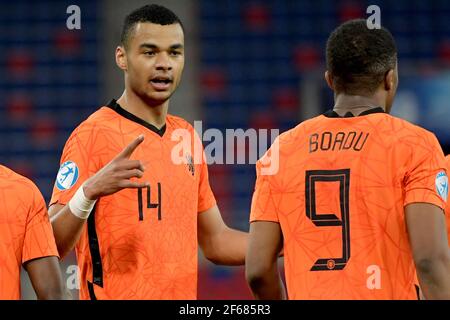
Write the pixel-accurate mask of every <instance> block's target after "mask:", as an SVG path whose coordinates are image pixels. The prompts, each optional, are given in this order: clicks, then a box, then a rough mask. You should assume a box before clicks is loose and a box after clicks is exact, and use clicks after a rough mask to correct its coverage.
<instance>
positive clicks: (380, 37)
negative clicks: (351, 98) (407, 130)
mask: <svg viewBox="0 0 450 320" xmlns="http://www.w3.org/2000/svg"><path fill="white" fill-rule="evenodd" d="M326 55H327V57H326V59H327V68H328V71H329V72H331V74H332V76H333V80H334V84H335V90H336V91H337V92H343V93H346V94H351V95H367V94H373V93H374V92H375V90H376V89H377V88H378V86H379V85H380V84H381V82H382V81H383V79H384V77H385V75H386V73H387V72H388V71H389V70H391V69H395V67H396V64H397V48H396V45H395V40H394V37H393V36H392V34H391V33H390V32H389V31H388V30H387V29H386V28H381V29H369V28H368V27H367V23H366V20H363V19H357V20H350V21H348V22H345V23H344V24H342V25H340V26H339V27H338V28H336V29H335V30H334V31H333V32H332V33H331V35H330V37H329V38H328V41H327V52H326Z"/></svg>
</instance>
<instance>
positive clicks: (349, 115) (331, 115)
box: [323, 107, 386, 118]
mask: <svg viewBox="0 0 450 320" xmlns="http://www.w3.org/2000/svg"><path fill="white" fill-rule="evenodd" d="M373 113H386V112H385V111H384V110H383V108H382V107H376V108H373V109H369V110H366V111H364V112H361V113H360V114H359V115H357V117H361V116H366V115H368V114H373ZM323 115H324V116H325V117H327V118H353V117H355V115H354V114H353V113H351V112H350V111H349V112H347V113H346V114H345V115H344V116H343V117H341V116H340V115H339V114H337V112H336V111H334V110H329V111H327V112H325V113H324V114H323Z"/></svg>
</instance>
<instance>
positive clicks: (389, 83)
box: [384, 69, 395, 91]
mask: <svg viewBox="0 0 450 320" xmlns="http://www.w3.org/2000/svg"><path fill="white" fill-rule="evenodd" d="M394 87H395V72H394V69H391V70H389V71H388V72H387V73H386V75H385V76H384V89H385V90H386V91H390V90H392V89H393V88H394Z"/></svg>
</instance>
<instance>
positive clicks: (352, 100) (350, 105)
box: [333, 93, 386, 116]
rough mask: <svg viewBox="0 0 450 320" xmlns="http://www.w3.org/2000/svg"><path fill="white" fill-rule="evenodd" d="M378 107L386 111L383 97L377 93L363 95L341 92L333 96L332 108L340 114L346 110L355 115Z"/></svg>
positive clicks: (343, 113)
mask: <svg viewBox="0 0 450 320" xmlns="http://www.w3.org/2000/svg"><path fill="white" fill-rule="evenodd" d="M379 107H381V108H383V110H384V111H386V106H385V102H384V99H383V98H382V97H380V96H379V95H378V94H374V95H373V96H372V97H365V96H358V95H348V94H343V93H341V94H338V95H336V96H335V105H334V108H333V110H334V111H335V112H336V113H337V114H339V115H340V116H343V115H345V114H346V113H347V112H351V113H353V114H354V115H357V114H360V113H362V112H364V111H367V110H370V109H373V108H379Z"/></svg>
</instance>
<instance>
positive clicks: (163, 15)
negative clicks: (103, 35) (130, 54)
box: [120, 4, 184, 47]
mask: <svg viewBox="0 0 450 320" xmlns="http://www.w3.org/2000/svg"><path fill="white" fill-rule="evenodd" d="M139 22H149V23H155V24H159V25H162V26H165V25H170V24H177V23H178V24H180V26H181V28H183V24H182V23H181V20H180V18H178V16H177V15H176V14H175V13H173V12H172V11H171V10H169V9H167V8H166V7H163V6H160V5H157V4H150V5H146V6H143V7H141V8H139V9H136V10H134V11H133V12H131V13H130V14H129V15H127V16H126V17H125V21H124V23H123V28H122V34H121V37H120V42H121V44H122V45H123V46H125V47H126V46H127V45H128V41H129V39H130V35H131V33H132V31H133V29H134V27H135V26H136V24H138V23H139ZM183 29H184V28H183Z"/></svg>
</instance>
